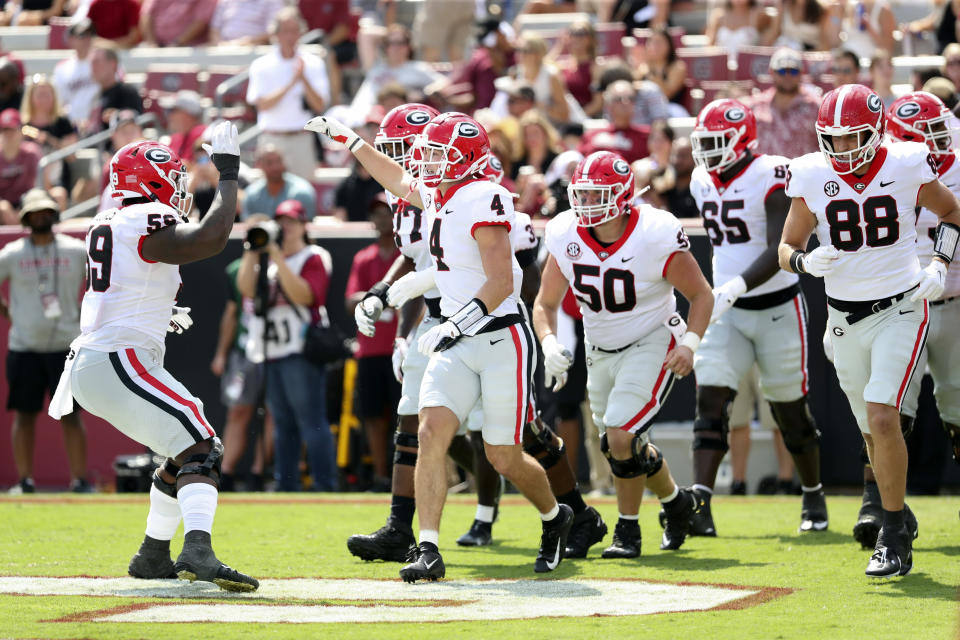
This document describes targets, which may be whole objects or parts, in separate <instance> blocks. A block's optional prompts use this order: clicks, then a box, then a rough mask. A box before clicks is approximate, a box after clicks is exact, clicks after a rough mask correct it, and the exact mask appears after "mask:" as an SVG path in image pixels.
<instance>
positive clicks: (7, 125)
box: [0, 109, 22, 129]
mask: <svg viewBox="0 0 960 640" xmlns="http://www.w3.org/2000/svg"><path fill="white" fill-rule="evenodd" d="M21 124H22V123H21V122H20V112H19V111H17V110H16V109H4V110H3V111H0V129H19V128H20V125H21Z"/></svg>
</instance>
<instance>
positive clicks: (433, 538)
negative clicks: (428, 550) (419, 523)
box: [420, 529, 440, 547]
mask: <svg viewBox="0 0 960 640" xmlns="http://www.w3.org/2000/svg"><path fill="white" fill-rule="evenodd" d="M425 542H429V543H430V544H432V545H433V546H434V547H439V546H440V532H439V531H437V530H436V529H420V544H423V543H425Z"/></svg>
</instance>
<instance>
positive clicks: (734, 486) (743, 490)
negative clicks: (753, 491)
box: [730, 480, 747, 496]
mask: <svg viewBox="0 0 960 640" xmlns="http://www.w3.org/2000/svg"><path fill="white" fill-rule="evenodd" d="M730 495H732V496H745V495H747V483H746V482H744V481H743V480H734V481H733V482H731V483H730Z"/></svg>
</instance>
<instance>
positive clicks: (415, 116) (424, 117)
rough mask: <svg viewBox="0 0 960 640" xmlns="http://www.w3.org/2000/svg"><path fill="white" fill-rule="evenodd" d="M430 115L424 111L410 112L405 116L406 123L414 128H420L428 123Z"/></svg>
mask: <svg viewBox="0 0 960 640" xmlns="http://www.w3.org/2000/svg"><path fill="white" fill-rule="evenodd" d="M430 119H431V118H430V114H429V113H427V112H426V111H411V112H410V113H408V114H407V118H406V120H407V122H409V123H410V124H412V125H413V126H415V127H420V126H423V125H425V124H427V123H428V122H430Z"/></svg>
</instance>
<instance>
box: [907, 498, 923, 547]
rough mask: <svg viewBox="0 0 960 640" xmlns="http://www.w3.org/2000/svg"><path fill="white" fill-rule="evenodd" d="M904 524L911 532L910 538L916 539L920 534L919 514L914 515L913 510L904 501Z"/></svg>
mask: <svg viewBox="0 0 960 640" xmlns="http://www.w3.org/2000/svg"><path fill="white" fill-rule="evenodd" d="M903 524H904V525H906V527H907V531H908V532H909V533H910V539H911V540H916V539H917V537H918V536H919V535H920V524H919V523H918V522H917V516H915V515H913V510H912V509H910V505H908V504H907V503H906V502H904V503H903Z"/></svg>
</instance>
